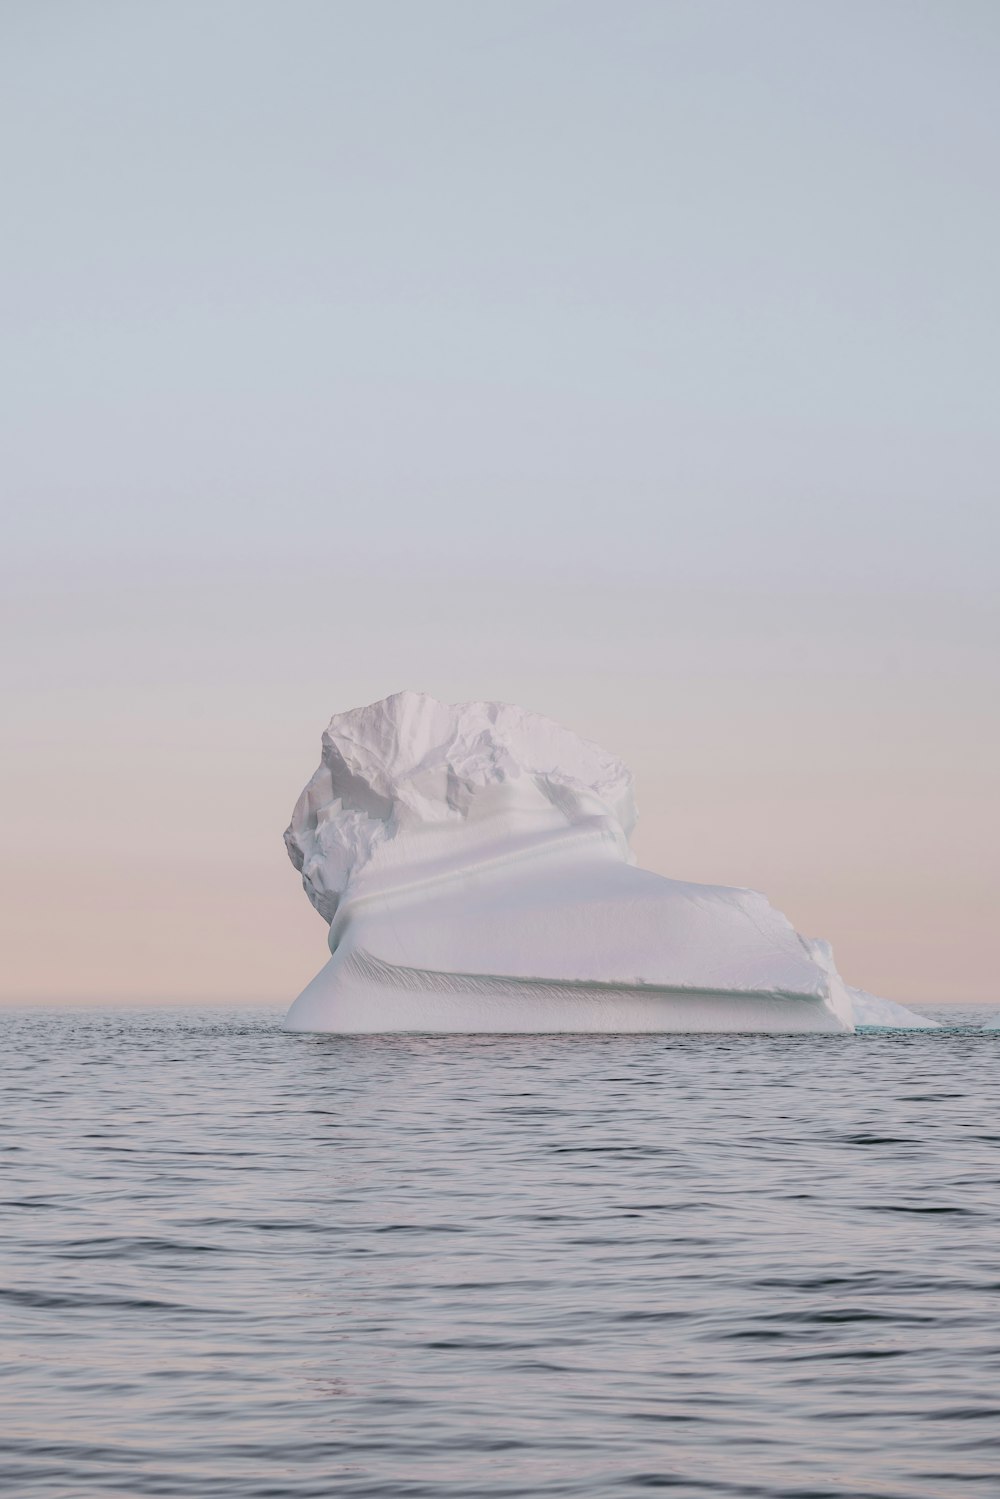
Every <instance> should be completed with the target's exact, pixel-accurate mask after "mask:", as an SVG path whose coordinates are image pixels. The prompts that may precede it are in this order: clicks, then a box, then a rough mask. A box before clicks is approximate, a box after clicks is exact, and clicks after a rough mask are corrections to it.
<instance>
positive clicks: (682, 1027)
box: [285, 693, 934, 1034]
mask: <svg viewBox="0 0 1000 1499" xmlns="http://www.w3.org/2000/svg"><path fill="white" fill-rule="evenodd" d="M634 818H635V808H634V801H633V794H632V778H631V775H630V774H629V772H628V770H627V769H626V768H625V766H624V765H623V764H622V763H621V762H620V761H619V760H617V759H615V758H614V757H613V756H611V755H609V754H607V753H606V752H605V751H603V750H601V749H600V748H599V747H598V746H596V745H594V744H590V743H588V742H587V741H585V740H582V739H579V738H578V737H577V736H576V735H574V734H572V733H570V732H569V731H568V730H566V729H563V728H561V727H560V726H559V725H557V724H555V723H553V722H552V721H551V720H549V719H545V718H542V717H540V716H539V715H537V714H533V713H529V712H527V711H526V710H524V709H520V708H515V707H513V706H510V705H507V704H499V703H463V704H455V705H450V704H444V703H439V702H437V701H436V700H435V699H433V698H430V697H426V696H423V695H421V694H417V693H398V694H396V695H395V696H394V697H391V698H387V699H385V701H384V702H381V703H375V704H372V705H371V706H369V707H366V708H359V709H355V710H353V711H352V712H350V713H343V714H339V715H337V716H336V717H334V719H333V720H331V723H330V726H329V728H328V729H327V731H326V733H325V734H324V736H323V758H322V762H321V764H320V767H319V769H318V770H317V772H316V774H315V775H314V776H313V778H312V780H311V781H310V782H309V784H308V786H307V787H306V789H305V791H304V792H303V793H302V796H301V797H300V798H299V801H298V803H297V804H296V807H295V811H294V813H293V816H292V822H291V826H290V827H289V829H288V831H287V833H286V835H285V838H286V843H287V846H288V850H289V853H290V855H291V858H292V861H293V863H294V864H295V865H296V867H297V868H298V869H299V870H300V871H301V873H302V878H303V884H304V886H305V889H306V892H307V894H308V895H309V898H310V900H311V901H312V903H313V905H314V906H315V907H316V909H317V910H318V911H319V912H320V914H321V915H322V916H323V917H324V919H325V920H327V921H328V922H329V923H330V935H329V945H330V951H331V957H330V960H329V962H328V963H327V964H326V966H325V967H324V968H323V969H322V970H321V971H320V972H319V973H318V974H317V975H316V977H315V978H314V979H313V981H312V982H311V983H310V984H309V985H307V987H306V988H305V990H304V991H303V992H302V994H301V995H300V996H299V997H298V999H297V1000H296V1001H295V1003H294V1004H293V1005H292V1007H291V1010H290V1011H289V1014H288V1017H287V1020H286V1025H287V1026H288V1028H290V1029H292V1030H302V1031H324V1032H334V1033H340V1034H365V1033H367V1034H371V1033H384V1032H400V1031H409V1032H419V1033H432V1032H444V1033H474V1032H492V1033H506V1034H517V1033H536V1034H537V1033H553V1032H650V1031H654V1032H770V1033H787V1032H827V1033H841V1034H844V1033H849V1032H851V1031H853V1030H854V1029H855V1027H856V1025H877V1026H885V1025H894V1026H929V1025H933V1024H934V1022H932V1021H926V1020H923V1019H922V1018H921V1017H920V1016H916V1015H913V1014H912V1013H911V1012H909V1011H906V1010H904V1009H903V1008H902V1007H901V1006H897V1005H893V1004H892V1003H891V1002H890V1001H886V1000H877V999H875V998H874V996H871V995H867V994H865V993H864V992H863V991H860V990H852V989H850V988H849V987H848V986H847V985H846V984H845V983H844V981H843V980H842V979H841V977H840V975H839V974H838V973H837V970H836V967H835V965H834V962H833V957H832V954H831V952H830V948H829V946H828V945H827V944H826V943H824V942H819V941H811V940H809V939H808V938H804V937H801V936H800V935H799V934H798V933H797V932H796V931H795V930H794V928H793V927H792V925H791V923H790V922H789V921H788V920H787V919H786V918H785V917H784V916H782V915H781V914H780V912H777V911H775V910H774V909H773V908H772V907H771V906H770V905H769V903H768V901H767V900H766V899H765V897H764V896H762V895H759V894H757V893H756V892H755V891H751V890H742V889H732V888H729V887H725V886H715V885H696V884H689V883H685V882H682V881H678V880H671V879H667V878H664V877H663V876H661V875H656V874H653V873H650V872H649V871H647V870H642V869H637V868H636V867H635V865H634V864H633V862H632V856H631V853H630V850H629V845H628V837H629V834H630V832H631V829H632V825H633V822H634Z"/></svg>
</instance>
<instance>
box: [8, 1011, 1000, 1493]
mask: <svg viewBox="0 0 1000 1499" xmlns="http://www.w3.org/2000/svg"><path fill="white" fill-rule="evenodd" d="M934 1013H935V1015H936V1016H937V1018H940V1019H943V1020H944V1021H945V1022H946V1026H947V1028H946V1029H944V1030H941V1031H933V1032H923V1033H921V1032H917V1033H871V1034H859V1035H857V1036H853V1037H841V1036H829V1037H827V1036H797V1037H795V1036H793V1037H761V1036H757V1037H743V1036H698V1037H683V1036H641V1037H630V1036H579V1037H576V1036H555V1037H544V1036H543V1037H539V1036H520V1037H498V1036H480V1037H440V1036H438V1037H426V1038H423V1037H411V1036H397V1037H364V1038H344V1037H320V1036H309V1035H289V1034H286V1033H285V1032H283V1031H282V1030H281V1028H280V1018H281V1017H280V1015H279V1014H278V1013H277V1012H273V1013H272V1012H270V1011H262V1010H253V1009H247V1010H243V1011H235V1010H219V1009H217V1010H194V1009H184V1008H173V1009H156V1010H148V1009H146V1010H144V1009H134V1010H126V1009H121V1010H112V1009H104V1010H98V1009H86V1010H84V1009H79V1008H77V1009H69V1008H65V1009H46V1010H32V1011H29V1010H20V1011H6V1012H3V1013H2V1014H0V1026H2V1030H3V1050H2V1062H0V1065H2V1068H3V1075H4V1076H3V1110H2V1125H3V1141H2V1145H3V1168H4V1169H3V1181H2V1185H0V1193H2V1199H3V1211H2V1220H0V1221H2V1241H3V1242H2V1255H3V1266H2V1291H0V1316H2V1328H3V1337H2V1344H0V1383H2V1389H0V1408H2V1421H0V1488H2V1491H3V1492H4V1493H5V1494H7V1495H10V1496H11V1499H43V1496H44V1499H91V1496H105V1495H108V1496H110V1495H116V1496H127V1499H140V1496H154V1495H155V1496H164V1499H166V1496H170V1499H286V1496H287V1499H327V1496H331V1495H337V1496H344V1499H362V1496H365V1499H368V1496H379V1499H395V1496H398V1499H479V1496H482V1499H512V1496H519V1499H520V1496H525V1499H528V1496H531V1499H536V1496H545V1499H549V1496H551V1499H556V1496H559V1499H570V1496H573V1499H578V1496H579V1499H604V1496H609V1499H613V1496H619V1495H620V1496H625V1495H629V1496H632V1495H635V1496H639V1495H650V1494H653V1493H657V1492H659V1491H666V1492H669V1493H670V1494H671V1496H672V1499H715V1496H719V1499H722V1496H726V1499H730V1496H732V1499H736V1496H740V1499H751V1496H752V1499H765V1496H766V1499H833V1496H837V1499H862V1496H863V1499H875V1496H879V1499H960V1496H966V1495H968V1496H973V1495H976V1496H982V1499H993V1496H996V1495H998V1494H1000V1032H994V1033H992V1034H991V1033H982V1032H981V1031H980V1030H979V1029H978V1027H979V1026H980V1025H981V1024H982V1021H983V1020H984V1019H985V1018H986V1016H985V1014H979V1013H975V1014H973V1013H971V1012H967V1011H959V1010H957V1009H948V1010H947V1011H944V1010H940V1011H935V1012H934Z"/></svg>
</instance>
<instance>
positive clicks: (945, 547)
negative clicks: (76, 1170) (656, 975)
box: [0, 0, 1000, 1004]
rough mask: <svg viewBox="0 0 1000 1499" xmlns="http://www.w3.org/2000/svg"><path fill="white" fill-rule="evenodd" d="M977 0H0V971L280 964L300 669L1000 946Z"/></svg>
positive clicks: (792, 872) (827, 920)
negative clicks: (618, 766) (552, 737)
mask: <svg viewBox="0 0 1000 1499" xmlns="http://www.w3.org/2000/svg"><path fill="white" fill-rule="evenodd" d="M998 69H1000V9H998V8H997V7H996V5H995V4H993V3H992V0H949V3H947V4H945V3H942V0H935V3H925V0H879V3H878V4H877V5H873V4H871V3H870V0H863V3H862V0H837V3H832V0H828V3H815V4H809V5H804V4H802V3H801V0H756V3H755V4H753V5H748V4H746V3H745V0H615V3H611V0H600V3H595V0H502V3H501V0H473V3H470V0H421V3H420V4H419V5H416V4H413V3H412V0H364V3H361V0H355V3H352V4H345V3H342V0H282V3H278V0H268V3H261V0H213V3H212V4H211V5H204V4H201V3H196V0H171V4H169V5H158V4H155V3H153V0H129V3H125V0H90V3H88V4H87V5H77V4H72V3H70V0H44V3H41V4H40V3H38V0H6V3H5V4H4V5H3V6H2V7H0V169H2V180H3V182H4V204H3V217H4V230H3V235H2V236H0V316H2V326H3V329H4V336H3V346H2V348H0V439H2V450H3V454H4V458H3V466H2V472H3V491H4V498H5V501H6V503H5V506H4V510H5V517H6V518H5V522H4V540H3V548H2V558H0V582H2V586H3V599H4V604H3V608H4V629H3V632H2V638H3V644H2V655H3V663H2V664H3V697H4V701H5V704H6V705H7V707H8V709H9V729H8V732H7V733H6V734H5V735H4V741H3V745H2V749H0V754H2V765H0V775H2V785H3V799H4V807H3V823H4V831H5V837H4V839H3V848H2V853H0V878H2V883H3V898H2V901H0V907H2V922H3V928H4V930H3V934H2V950H3V953H4V961H3V965H2V967H3V974H2V980H0V996H2V997H3V998H5V999H7V1000H12V1001H16V1002H21V1001H32V1002H33V1001H49V1000H62V999H66V1000H76V999H85V1000H92V1001H95V1002H101V1001H108V1000H113V1001H116V1002H118V1001H121V1002H133V1001H169V1000H178V999H179V1000H191V1001H198V1002H200V1001H203V1000H221V1001H226V1002H229V1001H233V1002H245V1001H250V1000H253V1001H257V1000H260V1001H266V1002H269V1003H275V1004H284V1003H285V1002H286V1001H290V1000H291V999H292V998H293V997H294V995H295V994H296V993H297V992H298V990H299V989H300V988H301V987H302V985H303V984H304V983H305V982H306V981H307V980H308V978H310V977H311V976H312V974H313V973H314V972H315V971H316V969H317V968H318V967H319V966H320V964H321V963H322V962H323V960H324V958H325V956H326V949H325V932H326V929H325V927H324V925H323V923H322V922H321V920H320V918H319V917H318V916H317V915H316V914H315V913H314V912H313V911H312V910H311V908H310V907H309V906H308V903H307V901H306V899H305V897H304V895H303V894H302V891H301V888H300V886H299V882H298V877H297V876H296V875H295V873H294V872H293V870H292V868H291V866H290V865H289V864H288V863H287V859H286V856H285V853H284V849H283V846H282V842H281V833H282V830H283V828H284V827H285V825H286V823H287V821H288V817H289V814H290V811H291V807H292V804H293V802H294V800H295V798H296V796H297V794H298V791H299V790H300V788H301V786H302V785H303V784H304V782H305V781H306V779H307V778H308V776H309V775H310V774H311V772H312V770H313V768H314V766H315V764H316V762H317V759H318V751H319V736H320V733H321V731H322V729H323V727H324V726H325V723H326V721H327V719H328V718H329V717H330V715H331V714H332V713H334V712H337V711H342V710H344V709H346V708H350V707H353V706H356V705H357V704H360V703H363V702H370V701H374V700H376V699H378V698H380V697H382V696H384V695H386V694H387V693H389V692H392V691H396V690H399V689H401V688H404V687H409V688H412V689H414V690H420V691H427V692H431V693H433V694H434V695H435V696H437V697H440V698H443V699H446V700H448V701H459V700H463V699H467V698H500V699H503V700H507V701H513V702H520V703H523V704H524V705H525V706H527V707H530V708H533V709H535V710H537V711H539V712H542V713H546V714H548V715H550V716H552V717H554V718H557V719H559V720H560V721H561V722H564V723H566V724H567V725H569V726H570V727H572V728H574V729H576V730H578V731H579V732H580V733H582V734H584V735H586V736H587V737H590V738H594V739H596V740H598V741H599V742H600V743H602V744H604V745H605V746H606V747H607V748H609V749H611V750H613V751H615V752H616V753H618V754H620V755H621V756H622V757H623V758H624V759H625V760H626V761H627V762H628V763H629V764H630V765H631V766H632V768H633V770H634V771H635V773H636V778H637V790H638V800H639V811H640V820H639V826H638V829H637V832H636V835H635V839H634V844H635V848H636V852H637V855H638V857H639V861H640V862H641V863H643V864H644V865H646V866H647V867H649V868H652V869H656V870H658V871H660V872H661V873H664V874H669V875H671V876H675V877H677V878H682V879H694V880H706V881H712V882H714V883H730V884H737V885H750V886H754V887H756V888H760V889H763V890H765V891H766V893H767V894H768V895H769V896H770V897H771V899H772V900H773V901H774V903H775V904H776V905H778V906H779V908H781V909H782V910H784V911H785V912H786V913H787V914H788V915H789V917H790V918H791V919H792V920H793V921H794V922H795V924H796V925H797V926H798V927H799V929H800V930H803V931H805V932H807V933H808V934H809V935H812V936H825V937H827V938H829V939H830V940H831V941H832V942H833V944H834V949H835V952H836V955H837V959H838V963H839V966H840V968H841V971H842V972H843V973H844V975H845V977H846V978H847V979H848V980H849V982H852V983H855V984H859V985H862V986H864V987H866V988H869V989H872V990H874V991H876V992H881V993H883V994H885V995H886V996H887V997H889V998H895V999H899V1000H902V1001H904V1002H906V1001H909V1002H911V1003H917V1004H919V1003H944V1002H949V1001H964V1002H967V1003H973V1002H984V1003H985V1002H990V1001H993V1000H997V1001H998V1002H1000V991H998V986H997V980H996V963H995V961H994V954H993V930H994V927H995V922H996V917H995V912H996V910H997V906H998V900H1000V855H998V849H1000V817H998V806H1000V795H998V793H1000V786H998V765H1000V753H998V751H1000V733H998V719H1000V694H998V690H997V689H998V685H1000V684H998V672H997V660H998V653H997V647H998V631H997V571H998V542H1000V537H998V529H1000V527H998V515H1000V507H998V474H1000V423H998V421H997V412H998V409H1000V356H998V349H1000V277H998V275H997V272H996V267H997V265H998V264H1000V195H998V193H997V182H998V174H1000V91H998V89H997V87H996V79H997V76H998Z"/></svg>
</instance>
